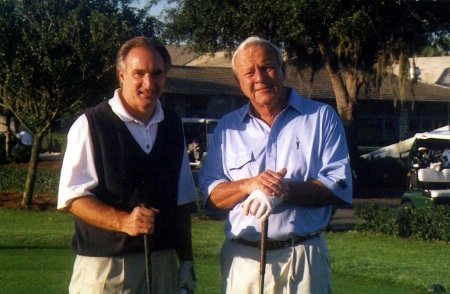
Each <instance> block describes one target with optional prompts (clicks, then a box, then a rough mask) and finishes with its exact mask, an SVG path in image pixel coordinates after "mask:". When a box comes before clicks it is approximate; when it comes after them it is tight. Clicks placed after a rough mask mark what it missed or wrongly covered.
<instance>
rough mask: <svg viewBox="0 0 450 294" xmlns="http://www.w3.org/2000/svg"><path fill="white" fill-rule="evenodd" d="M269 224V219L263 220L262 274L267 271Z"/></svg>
mask: <svg viewBox="0 0 450 294" xmlns="http://www.w3.org/2000/svg"><path fill="white" fill-rule="evenodd" d="M268 224H269V221H268V220H263V221H262V222H261V262H260V264H259V272H260V274H261V275H263V274H264V273H265V272H266V251H267V250H266V243H267V228H268Z"/></svg>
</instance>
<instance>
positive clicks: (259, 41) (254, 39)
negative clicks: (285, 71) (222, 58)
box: [231, 36, 284, 72]
mask: <svg viewBox="0 0 450 294" xmlns="http://www.w3.org/2000/svg"><path fill="white" fill-rule="evenodd" d="M250 46H268V47H269V48H272V49H273V50H274V51H275V55H276V57H277V61H278V64H279V65H280V66H281V67H284V61H283V54H282V53H281V50H280V48H278V47H277V46H275V45H274V44H272V43H270V42H269V41H267V40H266V39H263V38H260V37H258V36H251V37H248V38H247V39H245V41H244V42H242V43H241V44H240V45H239V47H237V49H236V51H234V54H233V58H232V59H231V67H232V68H233V72H236V69H235V67H234V60H235V58H236V56H237V55H238V53H239V52H240V51H242V50H243V49H245V48H247V47H250Z"/></svg>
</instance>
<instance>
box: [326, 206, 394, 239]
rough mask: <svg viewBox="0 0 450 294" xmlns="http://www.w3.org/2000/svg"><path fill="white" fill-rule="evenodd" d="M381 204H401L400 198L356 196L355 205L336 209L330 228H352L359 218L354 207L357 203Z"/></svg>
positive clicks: (338, 229) (344, 229)
mask: <svg viewBox="0 0 450 294" xmlns="http://www.w3.org/2000/svg"><path fill="white" fill-rule="evenodd" d="M365 204H380V205H387V206H392V207H395V206H398V205H400V199H399V198H354V199H353V205H349V206H348V207H342V208H338V209H336V212H335V214H334V215H333V217H332V218H331V222H330V225H329V229H330V230H332V231H347V230H351V229H353V228H354V227H355V225H356V224H357V223H358V221H359V219H358V217H356V216H355V214H354V210H353V207H354V206H355V205H356V206H357V205H365Z"/></svg>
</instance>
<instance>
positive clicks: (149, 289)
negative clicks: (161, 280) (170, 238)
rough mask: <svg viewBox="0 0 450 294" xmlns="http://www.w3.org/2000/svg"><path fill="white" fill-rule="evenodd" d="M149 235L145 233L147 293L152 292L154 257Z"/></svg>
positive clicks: (143, 205) (142, 205)
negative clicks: (152, 257) (152, 256)
mask: <svg viewBox="0 0 450 294" xmlns="http://www.w3.org/2000/svg"><path fill="white" fill-rule="evenodd" d="M141 207H145V204H144V203H142V204H141ZM149 242H150V240H149V236H148V234H145V235H144V252H145V253H144V254H145V276H146V278H147V293H148V294H151V293H152V259H151V252H150V248H149V247H150V245H149Z"/></svg>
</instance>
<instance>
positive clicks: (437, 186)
mask: <svg viewBox="0 0 450 294" xmlns="http://www.w3.org/2000/svg"><path fill="white" fill-rule="evenodd" d="M414 138H415V140H414V143H413V145H412V147H411V151H410V153H409V159H408V163H409V165H410V170H409V172H408V181H407V182H408V191H407V192H406V193H404V194H403V196H402V199H401V203H402V206H403V207H407V208H411V209H412V208H420V207H425V206H434V205H442V204H447V205H448V204H450V128H449V126H445V127H442V128H439V129H436V130H434V131H431V132H427V133H418V134H416V135H415V136H414Z"/></svg>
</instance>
